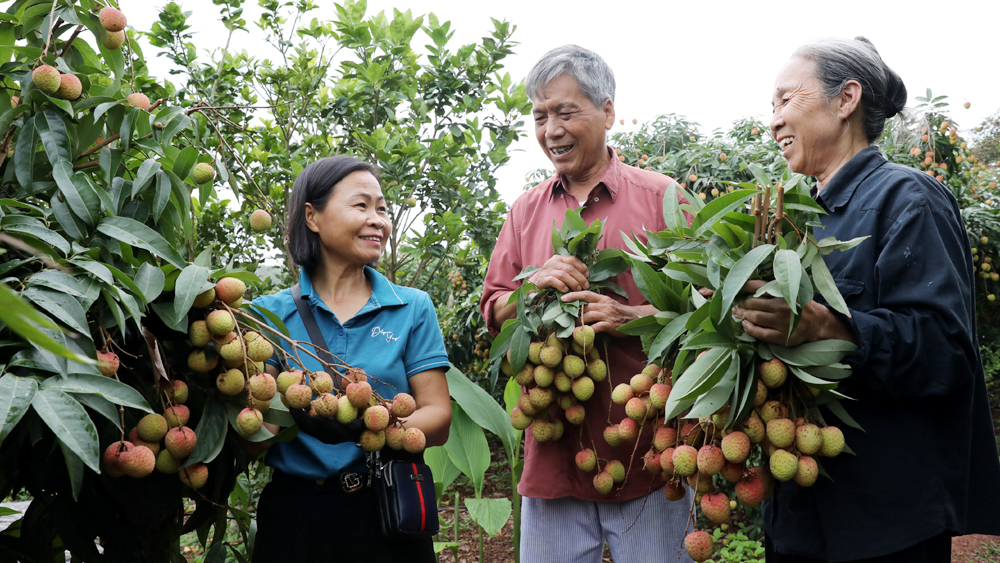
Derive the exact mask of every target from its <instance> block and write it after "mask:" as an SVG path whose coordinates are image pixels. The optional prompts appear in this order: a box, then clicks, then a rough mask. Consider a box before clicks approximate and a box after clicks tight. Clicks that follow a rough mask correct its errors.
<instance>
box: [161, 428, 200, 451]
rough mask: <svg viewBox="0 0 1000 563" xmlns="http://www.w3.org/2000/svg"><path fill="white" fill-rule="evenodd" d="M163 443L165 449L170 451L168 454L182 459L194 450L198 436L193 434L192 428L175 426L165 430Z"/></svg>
mask: <svg viewBox="0 0 1000 563" xmlns="http://www.w3.org/2000/svg"><path fill="white" fill-rule="evenodd" d="M163 443H164V445H165V446H166V448H167V451H168V452H170V455H172V456H174V457H175V458H177V459H184V458H186V457H187V456H189V455H191V452H193V451H194V447H195V445H196V444H197V443H198V437H197V436H195V433H194V430H191V429H190V428H188V427H187V426H178V427H177V428H171V429H170V431H169V432H167V435H166V436H164V438H163Z"/></svg>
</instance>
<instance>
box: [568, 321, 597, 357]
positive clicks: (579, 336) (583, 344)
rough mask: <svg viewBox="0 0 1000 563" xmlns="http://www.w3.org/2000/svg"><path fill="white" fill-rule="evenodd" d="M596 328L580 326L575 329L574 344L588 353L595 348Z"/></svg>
mask: <svg viewBox="0 0 1000 563" xmlns="http://www.w3.org/2000/svg"><path fill="white" fill-rule="evenodd" d="M595 336H596V333H595V332H594V327H592V326H590V325H583V326H578V327H576V328H574V329H573V342H575V343H576V344H577V346H579V347H580V348H583V351H584V352H586V351H588V350H590V349H592V348H593V347H594V337H595Z"/></svg>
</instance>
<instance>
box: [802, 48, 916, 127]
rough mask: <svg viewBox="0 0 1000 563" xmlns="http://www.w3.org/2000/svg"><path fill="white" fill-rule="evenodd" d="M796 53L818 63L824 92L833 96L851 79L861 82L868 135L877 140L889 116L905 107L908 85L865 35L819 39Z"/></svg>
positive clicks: (862, 106) (817, 69)
mask: <svg viewBox="0 0 1000 563" xmlns="http://www.w3.org/2000/svg"><path fill="white" fill-rule="evenodd" d="M793 56H797V57H802V58H805V59H808V60H811V61H813V62H815V63H816V78H818V79H819V81H820V82H821V83H822V84H823V89H824V93H825V94H826V95H827V96H828V97H831V98H832V97H833V96H836V95H838V94H840V93H841V92H843V90H844V86H845V85H846V84H847V82H848V81H849V80H856V81H857V82H858V83H859V84H861V104H860V105H861V107H860V110H861V111H862V112H863V115H864V128H865V136H866V137H867V138H868V142H869V143H873V142H875V141H876V140H877V139H878V138H879V137H880V136H881V135H882V130H883V129H884V128H885V120H886V119H889V118H890V117H894V116H895V115H896V114H898V113H900V112H902V111H903V108H904V107H905V106H906V86H905V85H904V84H903V80H902V79H901V78H900V77H899V75H898V74H896V73H895V72H893V70H892V69H891V68H889V67H888V66H887V65H886V64H885V63H884V62H883V61H882V57H881V56H879V54H878V51H877V50H876V49H875V46H874V45H872V43H871V41H869V40H867V39H865V38H864V37H855V38H854V39H844V38H837V37H834V38H827V39H819V40H816V41H814V42H812V43H807V44H805V45H803V46H801V47H799V48H798V49H797V50H796V51H795V53H794V54H793Z"/></svg>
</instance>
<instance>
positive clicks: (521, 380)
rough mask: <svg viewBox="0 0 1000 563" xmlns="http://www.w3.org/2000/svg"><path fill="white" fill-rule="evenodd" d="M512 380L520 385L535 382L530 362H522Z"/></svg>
mask: <svg viewBox="0 0 1000 563" xmlns="http://www.w3.org/2000/svg"><path fill="white" fill-rule="evenodd" d="M546 367H548V366H546ZM514 381H516V382H517V384H518V385H520V386H521V387H529V386H531V385H532V384H533V383H534V382H535V366H534V365H533V364H532V363H531V362H524V366H523V367H521V371H519V372H517V375H515V376H514Z"/></svg>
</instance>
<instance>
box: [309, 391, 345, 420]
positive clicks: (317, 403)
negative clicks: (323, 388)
mask: <svg viewBox="0 0 1000 563" xmlns="http://www.w3.org/2000/svg"><path fill="white" fill-rule="evenodd" d="M312 406H313V408H314V409H316V414H318V415H319V416H322V417H324V418H333V417H335V416H337V407H338V406H339V402H338V400H337V396H336V395H334V394H333V393H323V394H322V395H320V396H319V397H316V398H315V399H313V401H312Z"/></svg>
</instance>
